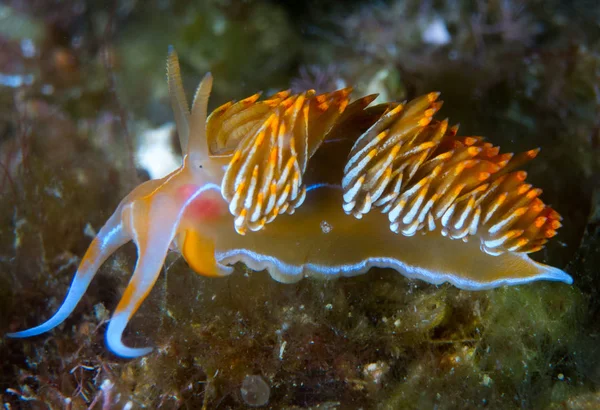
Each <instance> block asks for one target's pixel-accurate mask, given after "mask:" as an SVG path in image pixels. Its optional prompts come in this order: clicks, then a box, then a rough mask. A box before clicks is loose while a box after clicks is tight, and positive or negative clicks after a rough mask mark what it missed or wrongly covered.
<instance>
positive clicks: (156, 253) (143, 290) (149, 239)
mask: <svg viewBox="0 0 600 410" xmlns="http://www.w3.org/2000/svg"><path fill="white" fill-rule="evenodd" d="M180 214H181V210H180V209H178V207H177V205H176V203H175V201H173V200H172V199H171V198H169V197H167V196H165V195H158V196H157V197H153V198H150V197H146V198H142V199H140V200H137V201H134V202H133V203H131V204H130V205H129V206H128V207H127V209H126V210H125V211H124V219H126V220H128V223H126V225H127V230H128V231H130V232H131V234H132V237H133V241H134V242H135V244H136V247H137V250H138V259H137V263H136V266H135V270H134V272H133V276H132V277H131V280H130V281H129V284H128V285H127V288H126V289H125V292H124V294H123V297H122V298H121V300H120V301H119V304H118V305H117V308H116V310H115V313H114V315H113V317H112V318H111V320H110V322H109V324H108V329H107V331H106V344H107V346H108V348H109V349H110V350H111V351H112V352H113V353H114V354H116V355H118V356H121V357H127V358H134V357H138V356H143V355H145V354H148V353H150V352H151V351H152V348H151V347H144V348H132V347H128V346H126V345H125V344H124V343H123V341H122V336H123V331H124V330H125V327H126V326H127V324H128V322H129V320H130V319H131V317H132V316H133V315H134V314H135V312H136V311H137V310H138V308H139V307H140V305H141V304H142V302H143V301H144V300H145V299H146V297H147V296H148V294H149V293H150V290H152V287H153V286H154V284H155V283H156V280H157V279H158V276H159V274H160V272H161V269H162V266H163V264H164V261H165V257H166V256H167V252H168V250H169V246H170V244H171V242H172V240H173V238H174V236H175V232H176V228H177V224H178V222H179V217H180Z"/></svg>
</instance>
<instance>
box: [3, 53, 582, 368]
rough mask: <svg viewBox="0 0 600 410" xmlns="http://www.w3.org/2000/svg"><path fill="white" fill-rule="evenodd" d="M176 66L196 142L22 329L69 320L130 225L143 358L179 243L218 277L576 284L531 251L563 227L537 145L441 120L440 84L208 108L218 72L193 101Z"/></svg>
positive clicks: (184, 129)
mask: <svg viewBox="0 0 600 410" xmlns="http://www.w3.org/2000/svg"><path fill="white" fill-rule="evenodd" d="M168 74H169V76H168V79H169V89H170V94H171V101H172V105H173V110H174V114H175V120H176V122H177V129H178V133H179V137H180V141H181V145H182V151H183V152H184V153H185V156H184V159H183V164H182V165H181V167H180V168H179V169H178V170H176V171H174V172H173V173H171V174H170V175H167V176H166V177H164V178H161V179H158V180H151V181H148V182H145V183H143V184H141V185H140V186H138V187H137V188H136V189H134V190H133V191H132V192H131V193H130V194H129V195H128V196H127V197H125V198H124V199H123V201H122V202H121V204H120V205H119V206H118V208H117V210H116V211H115V213H114V214H113V215H112V216H111V217H110V219H109V220H108V221H107V222H106V224H105V226H104V227H102V229H101V230H100V232H99V233H98V236H97V237H96V238H95V239H94V241H93V242H92V244H91V245H90V247H89V249H88V251H87V252H86V254H85V255H84V257H83V260H82V262H81V265H80V267H79V269H78V271H77V273H76V275H75V278H74V280H73V283H72V285H71V288H70V290H69V293H68V295H67V297H66V299H65V301H64V302H63V304H62V306H61V307H60V309H59V310H58V312H57V313H56V314H55V315H54V316H53V317H52V318H50V319H49V320H48V321H47V322H45V323H44V324H42V325H40V326H37V327H35V328H32V329H29V330H25V331H22V332H18V333H13V334H11V335H9V336H12V337H27V336H33V335H37V334H40V333H42V332H45V331H48V330H50V329H52V328H53V327H55V326H57V325H58V324H60V323H61V322H62V321H63V320H64V319H65V318H66V317H67V316H68V315H69V314H70V313H71V312H72V310H73V309H74V308H75V306H76V304H77V302H78V301H79V300H80V298H81V296H82V295H83V293H84V292H85V291H86V289H87V286H88V285H89V283H90V281H91V279H92V278H93V276H94V274H95V273H96V271H97V270H98V268H99V266H100V265H101V264H102V263H103V262H104V261H105V260H106V259H107V258H108V257H109V256H110V255H111V254H112V253H113V252H114V251H115V250H116V249H118V248H119V247H120V246H121V245H123V244H124V243H126V242H128V241H130V240H133V241H134V243H135V244H136V246H137V249H138V260H137V264H136V267H135V271H134V273H133V276H132V278H131V281H130V283H129V285H128V287H127V288H126V290H125V293H124V294H123V297H122V298H121V301H120V303H119V304H118V306H117V308H116V311H115V313H114V315H113V317H112V319H111V321H110V323H109V326H108V329H107V344H108V346H109V348H110V349H111V350H112V351H113V352H114V353H115V354H117V355H120V356H123V357H136V356H140V355H143V354H146V353H148V352H149V351H150V350H151V349H150V348H131V347H127V346H125V345H124V344H123V343H122V341H121V336H122V333H123V330H124V329H125V327H126V325H127V323H128V321H129V319H130V318H131V316H132V315H133V314H134V313H135V311H136V310H137V309H138V307H139V306H140V304H141V303H142V301H143V300H144V299H145V297H146V296H147V295H148V293H149V292H150V290H151V289H152V286H153V285H154V283H155V281H156V279H157V277H158V275H159V273H160V270H161V267H162V265H163V263H164V260H165V256H166V254H167V252H168V251H169V250H170V249H176V250H178V251H180V252H181V253H182V255H183V256H184V258H185V260H186V261H187V262H188V264H189V266H190V267H191V268H192V269H193V270H195V271H196V272H198V273H200V274H202V275H206V276H222V275H227V274H229V273H231V272H232V267H231V265H233V264H235V263H237V262H242V263H244V264H246V265H247V266H248V267H250V268H251V269H253V270H264V269H266V270H267V271H268V272H269V273H270V274H271V276H272V277H273V278H274V279H276V280H278V281H281V282H295V281H298V280H300V279H301V278H303V277H306V276H319V277H327V278H330V277H337V276H351V275H356V274H360V273H364V272H366V271H368V270H369V269H370V268H372V267H382V268H392V269H395V270H397V271H398V272H400V273H402V274H403V275H405V276H407V277H410V278H416V279H422V280H425V281H427V282H430V283H433V284H441V283H443V282H450V283H451V284H453V285H455V286H457V287H459V288H462V289H469V290H478V289H489V288H493V287H497V286H502V285H517V284H525V283H529V282H532V281H536V280H554V281H562V282H565V283H569V284H570V283H571V282H572V279H571V277H570V276H569V275H568V274H566V273H565V272H563V271H561V270H560V269H557V268H554V267H550V266H547V265H544V264H541V263H538V262H535V261H533V260H532V259H530V258H529V256H528V253H531V252H535V251H537V250H539V249H541V247H543V245H544V243H545V242H546V241H547V240H548V238H550V237H552V236H554V235H555V234H556V229H558V228H559V227H560V216H559V215H558V213H557V212H556V211H554V210H552V209H551V208H550V207H548V206H546V205H545V204H544V203H543V202H542V201H541V200H540V199H539V198H538V196H539V195H540V194H541V190H539V189H535V188H533V187H532V186H531V185H529V184H527V183H526V182H525V176H526V174H525V173H524V172H522V171H517V170H515V168H516V167H518V166H519V165H521V164H522V163H523V162H524V161H526V160H529V159H531V158H533V157H535V155H536V154H537V150H532V151H528V152H526V153H524V154H521V155H517V156H513V155H512V154H501V153H500V152H499V149H498V147H494V146H493V145H492V144H489V143H487V142H485V141H484V140H483V139H482V138H479V137H458V136H457V128H456V127H448V122H447V121H436V120H433V116H434V114H435V113H436V112H437V111H438V110H439V109H440V108H441V105H442V104H441V102H439V101H438V100H437V98H438V96H439V94H438V93H430V94H428V95H425V96H422V97H419V98H417V99H415V100H413V101H411V102H409V103H408V104H398V103H388V104H383V105H379V106H374V107H369V104H370V103H371V102H372V101H373V99H374V96H367V97H363V98H360V99H358V100H356V101H354V102H350V97H349V94H350V91H351V90H350V89H344V90H339V91H335V92H332V93H328V94H323V95H316V94H315V92H314V91H312V90H309V91H306V92H304V93H302V94H298V95H290V94H289V92H281V93H278V94H276V95H274V96H272V97H270V98H268V99H266V100H260V99H259V95H258V94H257V95H253V96H251V97H248V98H246V99H245V100H242V101H240V102H237V103H235V104H234V103H228V104H225V105H223V106H222V107H219V108H217V109H216V110H215V111H214V112H213V113H212V114H211V115H210V117H208V118H207V102H208V97H209V94H210V90H211V85H212V78H211V76H210V74H209V75H207V76H205V78H204V79H203V80H202V82H201V84H200V86H199V88H198V91H197V93H196V95H195V97H194V102H193V105H192V110H191V112H190V110H189V108H188V103H187V100H186V97H185V93H184V91H183V88H182V85H181V80H180V75H179V63H178V60H177V55H176V54H175V52H174V51H171V52H170V55H169V60H168Z"/></svg>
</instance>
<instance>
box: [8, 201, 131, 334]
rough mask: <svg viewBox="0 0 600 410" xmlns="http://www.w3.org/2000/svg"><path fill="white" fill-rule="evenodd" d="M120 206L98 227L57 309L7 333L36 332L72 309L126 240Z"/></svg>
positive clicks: (53, 322)
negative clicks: (44, 318) (37, 322)
mask: <svg viewBox="0 0 600 410" xmlns="http://www.w3.org/2000/svg"><path fill="white" fill-rule="evenodd" d="M120 214H121V212H120V209H117V211H116V212H115V213H114V214H113V215H112V216H111V217H110V218H109V220H108V221H107V222H106V224H105V225H104V226H103V227H102V229H100V232H99V233H98V235H97V236H96V237H95V238H94V240H93V241H92V243H91V244H90V246H89V248H88V250H87V251H86V253H85V255H84V257H83V259H82V261H81V263H80V265H79V268H78V269H77V273H76V274H75V277H74V278H73V282H72V283H71V287H70V288H69V291H68V293H67V296H66V297H65V300H64V302H63V303H62V305H61V306H60V308H59V309H58V311H57V312H56V313H55V314H54V316H52V317H51V318H50V319H48V320H47V321H46V322H44V323H42V324H41V325H39V326H36V327H33V328H31V329H27V330H22V331H20V332H15V333H8V334H7V335H6V336H7V337H13V338H20V337H31V336H37V335H39V334H42V333H44V332H47V331H49V330H51V329H53V328H55V327H56V326H58V325H60V324H61V323H62V322H64V320H65V319H66V318H67V317H68V316H69V315H70V314H71V312H73V310H74V309H75V307H76V306H77V303H79V301H80V300H81V297H82V296H83V294H84V293H85V291H86V289H87V288H88V286H89V284H90V282H91V281H92V279H93V278H94V275H95V274H96V272H97V271H98V268H99V267H100V266H101V265H102V263H104V261H105V260H106V259H107V258H108V257H109V256H110V255H111V254H112V253H113V252H114V251H116V250H117V249H118V248H119V247H121V246H122V245H123V244H125V243H127V242H128V241H129V240H130V239H131V237H130V236H128V235H127V234H126V233H125V232H124V230H123V226H122V223H121V218H120Z"/></svg>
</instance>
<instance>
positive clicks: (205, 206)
mask: <svg viewBox="0 0 600 410" xmlns="http://www.w3.org/2000/svg"><path fill="white" fill-rule="evenodd" d="M198 188H199V187H198V186H197V185H193V184H186V185H183V186H181V187H179V188H178V189H177V196H179V197H180V198H181V199H182V200H183V201H186V200H187V199H188V198H190V197H191V196H192V195H193V194H194V193H196V191H197V190H198ZM225 208H226V204H225V201H223V198H222V197H221V195H219V193H218V192H215V191H213V190H210V191H206V192H203V193H202V194H200V195H198V196H197V197H196V199H194V200H193V201H192V202H191V203H190V204H189V205H188V207H187V209H186V211H185V213H186V215H188V216H189V217H190V218H193V219H200V220H211V219H215V218H218V217H220V216H222V215H223V214H224V213H225Z"/></svg>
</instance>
